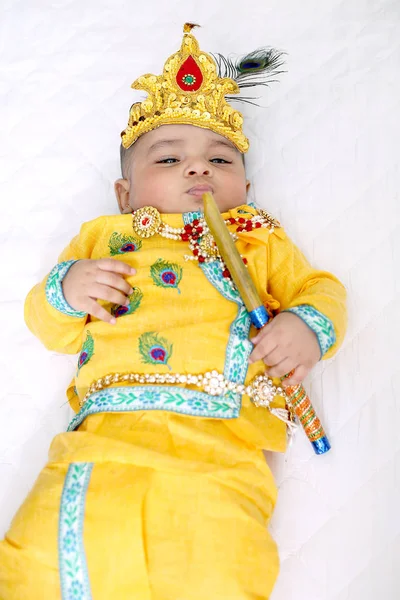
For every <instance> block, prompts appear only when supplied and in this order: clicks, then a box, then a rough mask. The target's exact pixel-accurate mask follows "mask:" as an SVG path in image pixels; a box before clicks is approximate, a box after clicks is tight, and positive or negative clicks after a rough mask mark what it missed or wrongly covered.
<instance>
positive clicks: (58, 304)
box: [45, 260, 88, 318]
mask: <svg viewBox="0 0 400 600" xmlns="http://www.w3.org/2000/svg"><path fill="white" fill-rule="evenodd" d="M76 262H78V261H77V260H65V261H64V262H61V263H58V264H57V265H56V266H55V267H54V268H53V269H52V270H51V271H50V274H49V276H48V278H47V282H46V287H45V293H46V298H47V302H48V303H49V304H51V306H53V307H54V308H55V309H56V310H58V311H60V312H62V313H64V314H65V315H68V316H69V317H77V318H81V317H85V316H86V315H87V314H88V313H86V312H83V311H79V310H75V309H74V308H72V306H70V305H69V304H68V302H67V301H66V299H65V297H64V294H63V290H62V285H61V284H62V280H63V279H64V277H65V276H66V274H67V273H68V271H69V269H70V268H71V267H72V265H73V264H75V263H76Z"/></svg>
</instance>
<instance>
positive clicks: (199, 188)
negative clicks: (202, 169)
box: [186, 185, 214, 197]
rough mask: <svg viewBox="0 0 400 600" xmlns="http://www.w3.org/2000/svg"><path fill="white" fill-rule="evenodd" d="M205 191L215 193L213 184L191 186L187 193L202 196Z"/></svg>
mask: <svg viewBox="0 0 400 600" xmlns="http://www.w3.org/2000/svg"><path fill="white" fill-rule="evenodd" d="M205 192H211V193H213V192H214V190H213V188H212V187H211V185H195V186H193V187H192V188H190V190H188V191H187V192H186V193H187V194H190V195H191V196H198V197H201V196H202V195H203V194H204V193H205Z"/></svg>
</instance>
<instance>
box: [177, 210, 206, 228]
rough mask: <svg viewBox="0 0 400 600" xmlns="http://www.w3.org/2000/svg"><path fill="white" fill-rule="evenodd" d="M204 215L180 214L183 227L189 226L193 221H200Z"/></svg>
mask: <svg viewBox="0 0 400 600" xmlns="http://www.w3.org/2000/svg"><path fill="white" fill-rule="evenodd" d="M203 217H204V214H203V213H202V212H201V211H192V212H185V213H183V214H182V218H183V222H184V224H185V225H190V224H191V223H193V221H194V220H195V219H202V218H203Z"/></svg>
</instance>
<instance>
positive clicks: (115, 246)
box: [108, 231, 142, 256]
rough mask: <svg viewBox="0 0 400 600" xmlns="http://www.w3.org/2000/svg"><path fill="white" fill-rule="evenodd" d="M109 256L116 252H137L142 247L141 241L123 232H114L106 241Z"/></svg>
mask: <svg viewBox="0 0 400 600" xmlns="http://www.w3.org/2000/svg"><path fill="white" fill-rule="evenodd" d="M108 247H109V248H110V254H111V256H115V255H116V254H124V253H125V252H137V251H138V250H140V248H141V247H142V241H141V240H138V239H136V238H134V237H133V236H131V235H124V234H123V233H117V232H116V231H114V233H113V234H112V235H111V237H110V240H109V242H108Z"/></svg>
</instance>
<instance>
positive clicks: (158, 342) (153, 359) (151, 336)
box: [139, 331, 172, 370]
mask: <svg viewBox="0 0 400 600" xmlns="http://www.w3.org/2000/svg"><path fill="white" fill-rule="evenodd" d="M139 352H140V354H141V356H142V362H144V363H147V364H151V365H160V364H161V365H166V366H167V367H168V369H169V370H171V367H170V366H169V364H168V360H169V359H170V358H171V355H172V344H171V343H170V342H168V340H166V339H165V338H163V337H161V336H160V335H158V334H157V333H155V332H154V331H149V332H147V333H143V334H142V335H141V336H140V338H139Z"/></svg>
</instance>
